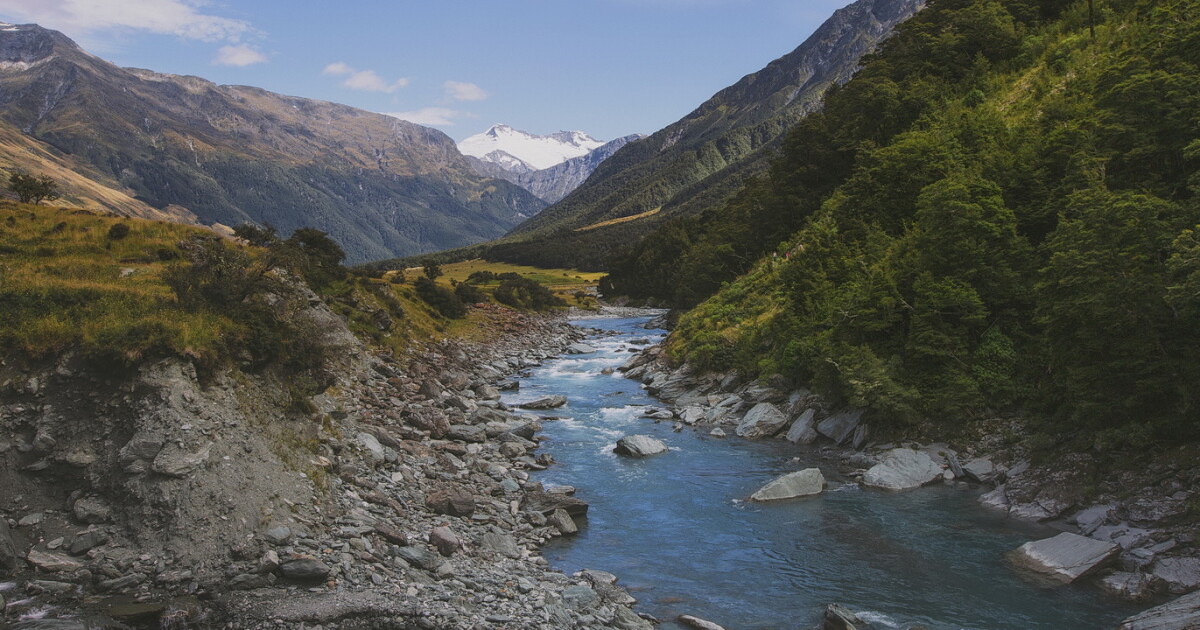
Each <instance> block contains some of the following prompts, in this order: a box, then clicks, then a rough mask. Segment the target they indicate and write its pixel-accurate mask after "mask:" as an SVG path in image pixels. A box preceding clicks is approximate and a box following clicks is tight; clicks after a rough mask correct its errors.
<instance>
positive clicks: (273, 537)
mask: <svg viewBox="0 0 1200 630" xmlns="http://www.w3.org/2000/svg"><path fill="white" fill-rule="evenodd" d="M263 540H265V541H267V542H269V543H271V544H272V545H286V544H288V542H290V541H291V540H292V528H290V527H288V526H287V525H275V526H274V527H270V528H268V529H267V531H265V532H263Z"/></svg>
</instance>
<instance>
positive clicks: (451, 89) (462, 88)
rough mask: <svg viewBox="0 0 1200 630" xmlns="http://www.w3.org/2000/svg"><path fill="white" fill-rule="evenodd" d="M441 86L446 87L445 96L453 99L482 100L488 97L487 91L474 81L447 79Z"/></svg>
mask: <svg viewBox="0 0 1200 630" xmlns="http://www.w3.org/2000/svg"><path fill="white" fill-rule="evenodd" d="M442 87H444V88H445V89H446V98H449V99H452V100H455V101H482V100H484V99H486V98H487V97H488V93H487V92H485V91H484V90H483V88H481V87H479V86H478V85H475V84H474V83H461V82H459V81H447V82H445V83H443V84H442Z"/></svg>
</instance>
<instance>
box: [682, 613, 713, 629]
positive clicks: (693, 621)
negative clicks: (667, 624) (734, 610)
mask: <svg viewBox="0 0 1200 630" xmlns="http://www.w3.org/2000/svg"><path fill="white" fill-rule="evenodd" d="M675 621H678V622H679V623H681V624H683V625H685V626H687V627H689V628H695V629H696V630H725V626H722V625H720V624H716V623H713V622H711V621H709V620H707V619H701V618H699V617H694V616H692V615H679V616H678V617H676V618H675Z"/></svg>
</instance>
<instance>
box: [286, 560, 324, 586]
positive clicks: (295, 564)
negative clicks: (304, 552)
mask: <svg viewBox="0 0 1200 630" xmlns="http://www.w3.org/2000/svg"><path fill="white" fill-rule="evenodd" d="M279 572H280V573H282V574H283V577H285V578H288V579H292V580H300V581H306V582H307V581H316V580H323V579H325V578H326V577H327V576H328V575H329V566H328V565H326V564H325V563H324V562H321V561H320V560H317V559H316V558H304V557H299V558H288V559H287V560H284V561H283V562H281V563H279Z"/></svg>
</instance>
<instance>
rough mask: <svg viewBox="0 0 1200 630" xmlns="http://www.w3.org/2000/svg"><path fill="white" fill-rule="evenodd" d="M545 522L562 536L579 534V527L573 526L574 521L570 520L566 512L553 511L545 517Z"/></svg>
mask: <svg viewBox="0 0 1200 630" xmlns="http://www.w3.org/2000/svg"><path fill="white" fill-rule="evenodd" d="M547 521H548V522H549V523H550V524H551V525H553V526H554V527H556V528H558V531H559V532H560V533H562V534H563V535H564V536H566V535H569V534H575V533H578V532H579V526H577V525H576V524H575V519H573V518H571V515H570V514H567V511H566V510H562V509H558V510H554V511H553V512H551V513H550V516H548V517H547Z"/></svg>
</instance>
